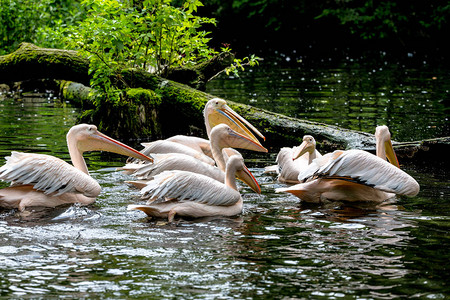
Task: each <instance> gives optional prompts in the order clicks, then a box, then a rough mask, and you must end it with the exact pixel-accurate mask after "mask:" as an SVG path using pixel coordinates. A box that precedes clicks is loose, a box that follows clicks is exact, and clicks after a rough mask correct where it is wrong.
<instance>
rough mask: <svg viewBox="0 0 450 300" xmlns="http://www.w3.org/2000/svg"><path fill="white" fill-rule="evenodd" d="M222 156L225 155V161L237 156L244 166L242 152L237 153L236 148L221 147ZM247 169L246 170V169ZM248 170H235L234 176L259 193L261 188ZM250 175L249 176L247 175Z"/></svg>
mask: <svg viewBox="0 0 450 300" xmlns="http://www.w3.org/2000/svg"><path fill="white" fill-rule="evenodd" d="M222 153H223V156H224V157H225V161H226V162H228V161H229V160H230V159H231V157H232V156H236V157H239V158H240V159H241V160H242V164H243V165H244V167H245V168H247V167H246V166H245V163H244V158H243V157H242V154H241V153H239V151H237V150H236V149H233V148H224V149H222ZM247 171H248V170H247ZM249 173H250V171H248V173H247V172H244V171H241V170H240V171H237V172H236V174H235V175H236V178H237V179H239V180H241V181H243V182H244V183H245V184H247V185H248V186H249V187H250V188H251V189H252V190H253V191H254V192H255V193H258V194H261V188H260V187H259V185H258V182H256V180H255V178H254V177H253V175H251V173H250V174H249ZM249 175H251V176H249Z"/></svg>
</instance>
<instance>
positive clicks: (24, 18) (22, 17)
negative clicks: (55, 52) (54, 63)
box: [0, 0, 84, 55]
mask: <svg viewBox="0 0 450 300" xmlns="http://www.w3.org/2000/svg"><path fill="white" fill-rule="evenodd" d="M83 14H84V12H83V10H82V9H81V7H80V5H79V3H78V2H77V1H73V0H40V1H37V0H1V1H0V55H3V54H6V53H9V52H11V51H13V50H15V49H16V48H17V46H18V45H19V44H20V43H21V42H32V43H34V44H38V45H45V46H49V45H48V44H47V43H46V40H47V35H46V34H41V33H39V30H40V29H41V28H54V27H57V26H59V25H61V24H62V23H64V24H68V25H70V24H74V23H75V22H76V21H78V20H79V19H81V18H83ZM54 41H56V40H54ZM57 45H58V46H61V43H57Z"/></svg>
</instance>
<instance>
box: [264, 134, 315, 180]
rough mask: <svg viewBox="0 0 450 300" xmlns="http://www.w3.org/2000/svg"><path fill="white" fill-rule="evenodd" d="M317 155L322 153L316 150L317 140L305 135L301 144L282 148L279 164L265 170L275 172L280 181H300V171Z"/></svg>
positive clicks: (279, 153)
mask: <svg viewBox="0 0 450 300" xmlns="http://www.w3.org/2000/svg"><path fill="white" fill-rule="evenodd" d="M317 157H322V155H321V154H320V153H319V151H317V150H316V140H315V139H314V138H313V137H312V136H310V135H305V136H303V142H302V143H301V145H300V146H298V147H293V148H289V147H283V148H281V149H280V152H278V155H277V159H276V163H277V164H276V165H273V166H268V167H266V171H265V172H266V173H271V172H275V173H276V174H278V181H280V182H286V183H299V181H298V175H299V173H300V172H301V171H302V170H304V169H305V168H306V167H308V165H309V164H310V163H311V162H312V161H313V160H314V159H316V158H317Z"/></svg>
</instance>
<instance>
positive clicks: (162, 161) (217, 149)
mask: <svg viewBox="0 0 450 300" xmlns="http://www.w3.org/2000/svg"><path fill="white" fill-rule="evenodd" d="M231 147H232V148H241V149H247V150H253V151H259V152H267V149H266V148H264V147H263V146H261V144H259V143H255V142H254V141H253V140H251V139H249V138H248V137H247V136H244V135H242V134H239V133H237V132H236V131H234V130H233V129H231V128H230V127H229V126H228V125H226V124H219V125H217V126H215V127H214V128H213V129H212V130H211V152H212V155H213V157H214V159H215V161H216V164H217V166H218V167H215V166H211V165H209V164H206V163H204V162H202V161H199V160H197V159H195V158H193V157H191V156H188V155H183V154H179V153H177V154H173V153H172V154H169V155H165V156H164V155H162V156H156V155H155V156H154V158H155V162H154V163H153V164H146V165H144V166H142V167H141V168H139V169H137V170H136V171H135V172H134V173H133V175H135V176H136V177H137V178H139V179H152V178H153V177H154V176H155V175H157V174H159V173H162V172H164V171H168V170H183V171H190V172H194V173H199V174H203V175H206V176H209V177H212V178H214V179H216V180H218V181H220V182H224V180H225V166H226V160H227V158H228V156H230V155H241V154H240V153H239V152H237V151H236V150H233V149H231ZM225 149H226V150H225ZM224 150H225V151H224ZM125 169H126V166H125ZM129 183H131V184H134V185H135V186H137V187H138V188H142V186H143V184H146V181H145V180H144V181H129Z"/></svg>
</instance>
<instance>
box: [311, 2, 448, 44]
mask: <svg viewBox="0 0 450 300" xmlns="http://www.w3.org/2000/svg"><path fill="white" fill-rule="evenodd" d="M449 13H450V4H449V3H448V2H441V1H373V0H367V1H362V2H361V1H357V0H346V1H341V0H335V1H334V5H333V3H332V5H330V6H328V7H324V9H323V11H322V14H321V15H319V16H318V17H317V18H324V17H335V18H337V19H338V20H339V21H340V22H341V24H342V25H344V26H345V27H347V28H349V30H350V31H351V33H352V34H358V35H359V36H360V37H362V38H363V39H385V38H400V39H406V38H417V37H427V36H430V35H432V34H433V31H437V30H439V29H441V28H442V27H443V26H445V25H447V17H448V16H449Z"/></svg>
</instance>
